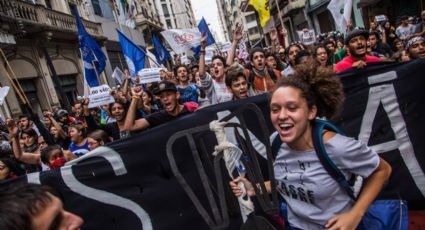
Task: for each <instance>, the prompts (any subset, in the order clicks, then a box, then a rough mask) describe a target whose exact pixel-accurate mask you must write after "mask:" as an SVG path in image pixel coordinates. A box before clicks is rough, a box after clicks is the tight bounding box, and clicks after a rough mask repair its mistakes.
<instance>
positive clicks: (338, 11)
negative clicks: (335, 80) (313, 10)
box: [328, 0, 353, 32]
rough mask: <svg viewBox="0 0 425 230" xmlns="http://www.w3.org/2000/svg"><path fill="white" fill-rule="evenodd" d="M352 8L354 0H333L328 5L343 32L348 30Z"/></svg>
mask: <svg viewBox="0 0 425 230" xmlns="http://www.w3.org/2000/svg"><path fill="white" fill-rule="evenodd" d="M352 9H353V1H352V0H332V1H331V2H330V3H329V5H328V10H329V11H330V12H331V14H332V16H333V18H334V20H335V24H336V25H337V28H339V30H340V31H342V32H345V31H346V30H347V24H348V21H349V20H350V18H351V11H352Z"/></svg>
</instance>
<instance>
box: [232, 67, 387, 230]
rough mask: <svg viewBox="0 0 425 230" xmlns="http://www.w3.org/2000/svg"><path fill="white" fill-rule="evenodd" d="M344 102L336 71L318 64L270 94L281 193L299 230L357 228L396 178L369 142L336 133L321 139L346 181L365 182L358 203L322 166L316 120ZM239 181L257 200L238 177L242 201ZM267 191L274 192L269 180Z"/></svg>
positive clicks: (300, 71)
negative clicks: (355, 177) (357, 179)
mask: <svg viewBox="0 0 425 230" xmlns="http://www.w3.org/2000/svg"><path fill="white" fill-rule="evenodd" d="M343 97H344V96H343V92H342V84H341V83H340V81H339V79H338V78H336V77H335V73H334V71H333V70H332V69H329V68H318V67H317V64H314V63H305V64H300V65H299V66H297V68H296V70H295V74H294V76H293V77H288V78H284V79H282V80H280V81H279V82H278V83H277V86H276V88H275V90H274V91H273V92H272V93H271V95H270V118H271V121H272V124H273V127H274V128H275V130H276V132H275V133H274V134H273V135H272V137H271V139H272V140H273V139H274V138H276V137H277V138H279V139H280V140H281V143H282V144H281V145H280V147H279V149H278V152H277V156H276V158H275V161H274V172H275V173H274V174H275V179H276V182H277V187H276V188H277V190H278V192H279V193H280V194H281V195H282V197H283V198H284V199H285V202H286V204H287V207H288V220H289V224H290V225H291V227H292V228H293V229H324V228H326V229H332V230H334V229H356V226H357V225H358V224H359V223H360V221H361V219H362V217H363V215H364V214H365V212H366V211H367V209H368V207H369V206H370V204H371V203H372V202H373V201H374V199H375V198H376V197H377V195H378V193H379V192H380V191H381V189H382V188H383V186H384V183H385V182H386V181H387V180H388V178H389V177H390V175H391V166H390V165H389V164H388V163H387V162H386V161H384V160H383V159H381V158H380V157H379V156H378V154H377V153H376V152H375V151H374V150H372V149H370V148H369V147H367V145H366V144H365V143H362V142H361V141H358V140H355V139H353V138H349V137H346V136H343V135H340V134H337V133H335V132H332V131H326V130H325V131H323V133H322V135H321V137H322V138H323V142H324V147H325V148H326V150H327V152H328V154H329V157H330V158H331V159H332V160H333V162H334V163H335V164H336V165H337V166H338V168H339V169H340V170H341V171H342V173H343V174H344V175H345V176H346V177H349V176H350V175H352V174H355V175H358V176H361V177H363V178H364V184H363V189H362V191H361V193H360V195H359V196H358V198H357V200H356V201H353V200H352V199H351V197H350V196H349V195H348V194H347V193H346V191H345V190H344V189H343V188H342V187H341V186H340V185H339V183H338V182H337V181H336V180H335V179H334V178H333V177H332V176H331V175H330V174H329V173H328V171H327V170H326V169H325V168H324V166H323V165H322V163H321V162H320V160H319V158H318V156H317V153H316V152H315V148H314V145H313V133H312V131H313V126H314V125H315V119H316V117H326V118H328V119H332V118H333V117H334V116H335V115H336V114H337V112H338V111H339V109H340V106H341V104H342V101H343ZM319 135H320V134H319ZM238 182H242V183H243V184H244V185H245V188H246V190H247V194H248V195H249V196H254V195H255V190H254V189H253V185H252V184H251V183H250V182H249V181H248V180H247V179H245V178H243V177H238V178H237V179H235V180H234V181H231V182H230V186H231V188H232V190H233V192H234V194H235V195H236V196H241V195H242V189H241V188H240V187H239V186H238V185H237V184H238ZM254 186H255V185H254ZM265 187H266V189H267V192H270V191H271V186H270V182H269V181H268V182H266V183H265ZM260 192H261V191H260ZM264 192H265V191H264Z"/></svg>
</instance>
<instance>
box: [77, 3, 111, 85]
mask: <svg viewBox="0 0 425 230" xmlns="http://www.w3.org/2000/svg"><path fill="white" fill-rule="evenodd" d="M75 15H76V18H77V28H78V40H79V43H80V52H81V57H82V59H83V66H84V78H85V79H86V82H87V84H88V85H89V86H90V87H95V86H99V80H98V79H97V77H98V75H100V73H102V71H103V70H104V69H105V66H106V56H105V54H104V53H103V51H102V49H101V48H100V46H99V45H98V44H97V42H96V40H94V39H93V38H92V37H91V36H90V34H88V33H87V31H86V29H85V28H84V25H83V23H82V22H81V18H80V15H79V14H78V11H76V12H75Z"/></svg>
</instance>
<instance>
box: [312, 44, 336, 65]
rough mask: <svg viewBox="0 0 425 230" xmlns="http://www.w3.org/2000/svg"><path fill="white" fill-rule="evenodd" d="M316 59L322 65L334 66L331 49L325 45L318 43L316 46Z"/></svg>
mask: <svg viewBox="0 0 425 230" xmlns="http://www.w3.org/2000/svg"><path fill="white" fill-rule="evenodd" d="M313 55H314V59H315V60H316V61H317V62H318V63H319V64H320V66H322V67H328V66H333V65H332V61H331V58H330V57H331V56H332V54H331V51H329V50H328V49H326V47H325V46H324V45H318V46H316V47H315V48H314V53H313Z"/></svg>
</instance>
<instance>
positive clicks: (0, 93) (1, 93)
mask: <svg viewBox="0 0 425 230" xmlns="http://www.w3.org/2000/svg"><path fill="white" fill-rule="evenodd" d="M9 89H10V87H9V86H4V87H1V88H0V105H3V103H4V99H5V98H6V96H7V94H8V93H9Z"/></svg>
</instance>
